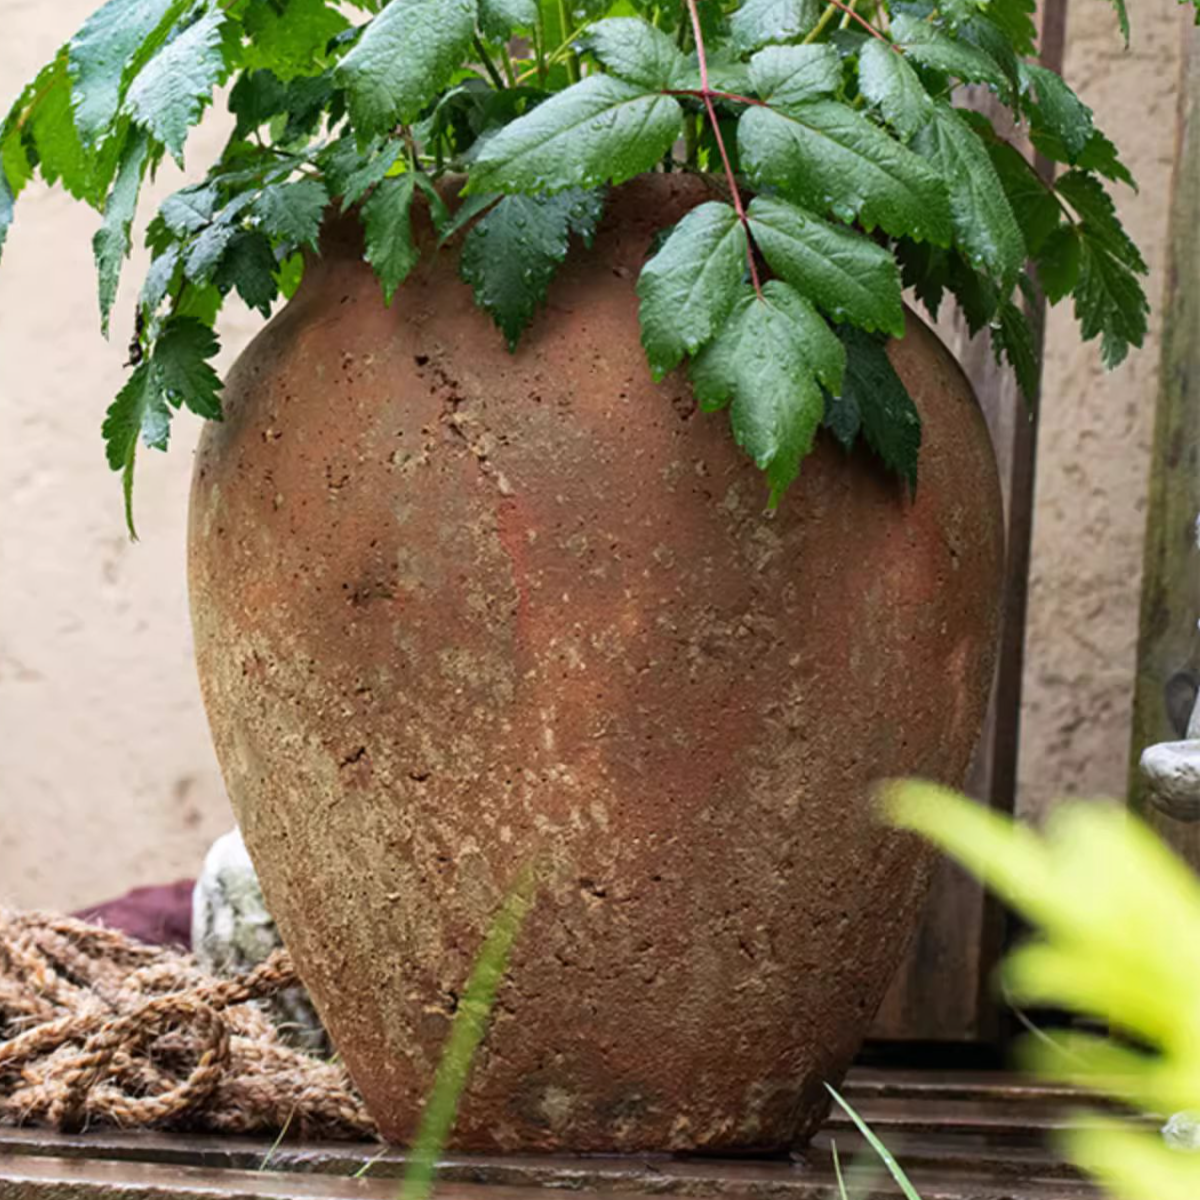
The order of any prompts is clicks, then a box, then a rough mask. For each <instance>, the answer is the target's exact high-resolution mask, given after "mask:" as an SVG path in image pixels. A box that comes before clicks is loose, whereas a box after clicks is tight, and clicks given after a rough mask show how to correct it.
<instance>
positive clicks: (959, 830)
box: [886, 783, 1200, 1200]
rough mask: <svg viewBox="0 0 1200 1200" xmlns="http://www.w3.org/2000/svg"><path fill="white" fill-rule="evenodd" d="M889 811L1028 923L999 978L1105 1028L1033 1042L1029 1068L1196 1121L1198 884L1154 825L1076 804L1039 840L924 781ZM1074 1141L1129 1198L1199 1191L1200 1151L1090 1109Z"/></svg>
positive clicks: (895, 791) (1029, 998)
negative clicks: (1030, 931) (1025, 936)
mask: <svg viewBox="0 0 1200 1200" xmlns="http://www.w3.org/2000/svg"><path fill="white" fill-rule="evenodd" d="M886 803H887V807H888V810H889V812H890V813H891V815H892V817H893V819H894V820H895V821H896V822H897V823H898V824H900V825H901V826H903V827H905V828H909V829H914V830H916V831H918V832H920V833H922V834H924V835H925V836H926V837H928V838H930V839H931V840H932V841H934V842H935V843H936V844H937V845H939V846H940V847H941V848H942V849H943V850H945V851H947V852H948V853H949V854H950V855H952V856H953V857H954V858H955V859H957V860H958V861H959V862H960V863H961V864H962V865H963V866H965V867H967V868H968V869H969V870H971V871H972V872H974V873H975V874H976V875H977V876H978V877H979V878H980V879H981V880H982V881H983V882H984V883H985V884H986V885H987V886H988V887H990V888H991V889H993V890H994V891H995V892H996V893H997V894H998V895H999V896H1001V897H1002V898H1003V899H1004V900H1005V901H1007V902H1008V903H1009V904H1010V905H1012V907H1013V908H1015V909H1016V910H1017V911H1018V912H1019V913H1020V914H1021V915H1022V916H1023V917H1025V918H1026V920H1028V921H1029V922H1030V924H1031V925H1032V926H1033V928H1034V930H1035V934H1034V936H1033V937H1032V939H1031V940H1029V941H1028V942H1026V943H1025V944H1024V945H1023V946H1021V947H1019V948H1018V949H1017V950H1016V951H1015V952H1014V953H1013V954H1011V955H1010V957H1009V958H1008V959H1007V961H1006V962H1005V963H1004V965H1003V967H1002V971H1001V978H1002V982H1003V985H1004V987H1005V990H1006V992H1007V994H1009V995H1011V996H1012V997H1013V998H1014V999H1015V1000H1016V1001H1017V1002H1023V1003H1027V1004H1032V1005H1044V1006H1046V1007H1054V1008H1062V1009H1065V1010H1068V1011H1072V1012H1075V1013H1079V1014H1083V1015H1086V1016H1090V1017H1093V1018H1098V1019H1099V1020H1100V1021H1102V1022H1104V1023H1105V1024H1106V1025H1107V1026H1108V1027H1109V1028H1110V1029H1111V1030H1112V1036H1109V1037H1102V1036H1100V1035H1097V1034H1094V1033H1087V1032H1083V1031H1081V1030H1057V1031H1055V1033H1054V1035H1053V1036H1052V1037H1042V1038H1031V1039H1029V1040H1028V1042H1027V1043H1026V1044H1025V1046H1024V1050H1023V1054H1024V1058H1025V1061H1026V1063H1027V1065H1028V1066H1030V1067H1031V1068H1032V1069H1034V1070H1036V1071H1038V1072H1040V1073H1042V1074H1045V1075H1050V1076H1054V1077H1057V1078H1060V1079H1065V1080H1067V1081H1070V1082H1073V1083H1076V1084H1080V1085H1082V1086H1085V1087H1088V1088H1091V1089H1093V1090H1095V1091H1098V1092H1101V1093H1103V1094H1106V1095H1109V1096H1112V1097H1115V1098H1117V1099H1119V1100H1121V1101H1123V1102H1124V1103H1125V1104H1127V1105H1129V1106H1130V1107H1131V1108H1134V1109H1137V1110H1143V1111H1149V1112H1152V1113H1159V1114H1161V1115H1164V1116H1165V1115H1167V1114H1170V1113H1174V1112H1177V1111H1179V1110H1184V1111H1188V1110H1190V1111H1192V1112H1196V1111H1200V880H1197V879H1196V877H1195V876H1194V875H1193V874H1192V872H1191V871H1190V870H1189V869H1188V867H1187V866H1186V865H1185V864H1184V863H1183V862H1182V861H1180V860H1179V859H1178V858H1176V857H1175V856H1174V855H1173V854H1172V853H1171V852H1170V851H1169V850H1168V849H1167V847H1166V846H1165V845H1164V844H1163V843H1162V842H1161V841H1160V840H1159V839H1158V838H1157V836H1156V835H1155V834H1154V833H1153V832H1152V831H1151V830H1150V829H1149V828H1148V827H1147V826H1145V825H1143V824H1142V823H1141V822H1140V821H1139V820H1138V819H1137V818H1136V817H1133V816H1131V815H1129V814H1128V813H1126V812H1125V811H1124V810H1123V809H1119V808H1116V807H1115V806H1109V805H1098V804H1094V803H1078V802H1076V803H1073V804H1066V805H1064V806H1062V807H1061V808H1059V809H1057V810H1056V811H1055V812H1054V814H1053V816H1052V817H1051V818H1050V820H1049V821H1048V823H1047V826H1046V830H1045V833H1044V834H1039V833H1037V832H1035V831H1033V830H1031V829H1028V828H1025V827H1024V826H1021V825H1019V824H1014V823H1013V822H1011V821H1009V820H1007V819H1005V818H1003V817H1001V816H999V815H998V814H996V813H994V812H989V811H988V810H986V809H983V808H980V807H979V806H977V805H974V804H971V803H970V802H968V801H967V800H965V799H963V798H962V797H960V796H958V795H956V794H954V793H952V792H947V791H946V790H945V789H942V788H938V787H934V786H933V785H930V784H919V783H906V784H898V785H892V786H890V787H889V788H888V789H887V791H886ZM1067 1143H1068V1147H1069V1149H1070V1151H1071V1153H1072V1155H1073V1156H1074V1158H1075V1160H1076V1161H1077V1162H1078V1163H1079V1164H1080V1165H1081V1166H1082V1167H1083V1168H1084V1169H1086V1170H1088V1171H1090V1172H1091V1173H1093V1174H1094V1175H1095V1176H1096V1177H1097V1178H1098V1179H1099V1180H1100V1181H1101V1182H1102V1183H1103V1184H1104V1185H1105V1186H1106V1188H1107V1189H1108V1190H1109V1191H1110V1192H1111V1193H1112V1194H1113V1195H1114V1196H1116V1197H1119V1198H1120V1200H1195V1197H1196V1196H1198V1195H1200V1156H1196V1155H1192V1154H1185V1153H1181V1152H1180V1151H1178V1150H1174V1149H1171V1148H1170V1147H1168V1146H1167V1145H1166V1144H1165V1142H1164V1141H1163V1139H1162V1138H1161V1137H1159V1136H1158V1135H1156V1134H1155V1133H1152V1132H1148V1131H1146V1130H1144V1129H1141V1128H1138V1127H1137V1126H1135V1125H1132V1124H1129V1123H1127V1122H1123V1121H1121V1120H1119V1119H1117V1118H1114V1117H1101V1116H1099V1115H1097V1114H1094V1113H1089V1114H1087V1115H1086V1117H1085V1118H1082V1119H1081V1120H1080V1121H1079V1122H1078V1123H1077V1128H1076V1129H1075V1130H1074V1132H1072V1133H1070V1134H1069V1135H1068V1137H1067Z"/></svg>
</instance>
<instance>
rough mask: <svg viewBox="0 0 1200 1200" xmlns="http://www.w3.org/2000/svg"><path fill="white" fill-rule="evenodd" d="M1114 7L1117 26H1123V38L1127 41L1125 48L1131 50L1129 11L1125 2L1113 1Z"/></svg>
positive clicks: (1123, 0)
mask: <svg viewBox="0 0 1200 1200" xmlns="http://www.w3.org/2000/svg"><path fill="white" fill-rule="evenodd" d="M1112 6H1113V8H1114V9H1115V10H1116V13H1117V24H1118V25H1120V26H1121V36H1122V37H1123V38H1124V39H1125V47H1126V49H1128V48H1129V33H1130V30H1129V11H1128V9H1126V7H1125V0H1112Z"/></svg>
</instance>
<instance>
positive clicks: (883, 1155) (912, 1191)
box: [825, 1084, 921, 1200]
mask: <svg viewBox="0 0 1200 1200" xmlns="http://www.w3.org/2000/svg"><path fill="white" fill-rule="evenodd" d="M825 1086H826V1087H827V1088H829V1094H830V1095H831V1096H832V1097H833V1098H834V1099H835V1100H836V1101H837V1102H838V1104H840V1105H841V1106H842V1109H843V1110H844V1111H845V1113H846V1115H847V1116H848V1117H849V1118H850V1120H851V1121H853V1122H854V1124H855V1125H856V1126H857V1128H858V1131H859V1133H861V1134H862V1135H863V1137H865V1138H866V1139H867V1142H868V1144H869V1145H870V1147H871V1149H872V1150H874V1151H875V1153H876V1154H878V1155H879V1160H880V1162H882V1163H883V1165H884V1166H885V1167H887V1169H888V1173H889V1174H890V1175H891V1177H892V1178H893V1179H894V1180H895V1181H896V1182H897V1183H898V1184H899V1185H900V1190H901V1191H902V1192H903V1193H904V1195H905V1196H906V1197H907V1200H921V1197H920V1195H918V1193H917V1189H916V1188H914V1187H913V1185H912V1184H911V1183H910V1182H909V1179H908V1176H907V1175H905V1173H904V1170H903V1168H901V1166H900V1164H899V1163H898V1162H897V1161H896V1160H895V1159H894V1158H893V1157H892V1152H891V1151H890V1150H889V1149H888V1148H887V1147H886V1146H885V1145H884V1144H883V1143H882V1142H881V1141H880V1140H879V1138H878V1137H876V1136H875V1134H874V1132H873V1131H872V1130H871V1127H870V1126H869V1125H868V1124H867V1123H866V1121H864V1120H863V1119H862V1117H860V1116H859V1115H858V1113H856V1112H855V1111H854V1109H853V1108H851V1107H850V1104H849V1102H848V1101H846V1100H843V1099H842V1097H841V1096H840V1095H839V1094H838V1093H837V1092H836V1091H835V1090H834V1089H833V1088H831V1087H829V1084H826V1085H825ZM843 1194H844V1193H843Z"/></svg>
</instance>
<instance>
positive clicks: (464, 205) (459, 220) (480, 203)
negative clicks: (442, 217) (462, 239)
mask: <svg viewBox="0 0 1200 1200" xmlns="http://www.w3.org/2000/svg"><path fill="white" fill-rule="evenodd" d="M500 198H501V195H500V193H499V192H480V193H479V194H478V195H476V196H463V197H462V198H461V199H460V200H459V202H458V207H457V208H456V209H455V210H454V212H453V214H452V215H451V217H450V219H449V221H447V222H446V223H445V225H443V226H442V228H441V229H440V230H439V231H438V246H439V247H441V246H444V245H445V244H446V243H447V242H448V241H449V240H450V239H451V238H452V237H454V236H455V234H457V233H461V232H462V231H463V230H464V229H466V227H467V226H468V225H470V224H471V222H472V221H474V220H475V218H476V217H478V216H479V215H480V214H481V213H483V212H485V211H486V210H487V209H489V208H491V207H492V205H493V204H497V203H498V202H499V201H500Z"/></svg>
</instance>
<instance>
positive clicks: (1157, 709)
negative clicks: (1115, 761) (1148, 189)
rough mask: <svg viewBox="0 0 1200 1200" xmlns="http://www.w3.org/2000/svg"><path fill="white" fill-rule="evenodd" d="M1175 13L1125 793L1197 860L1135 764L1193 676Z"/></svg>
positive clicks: (1192, 99)
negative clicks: (1171, 156)
mask: <svg viewBox="0 0 1200 1200" xmlns="http://www.w3.org/2000/svg"><path fill="white" fill-rule="evenodd" d="M1180 18H1181V24H1182V25H1183V26H1184V31H1183V35H1182V36H1183V37H1184V38H1186V50H1185V52H1184V58H1183V68H1182V75H1183V77H1182V82H1181V86H1180V89H1179V116H1178V121H1179V125H1178V136H1177V147H1176V155H1175V177H1174V181H1173V185H1172V202H1171V225H1170V230H1169V236H1168V259H1167V285H1166V294H1165V296H1164V299H1163V334H1162V369H1161V372H1160V378H1159V385H1158V407H1157V412H1156V416H1155V427H1154V449H1153V457H1152V459H1151V467H1150V492H1149V500H1148V505H1147V514H1146V550H1145V565H1144V568H1143V576H1142V612H1141V626H1140V632H1139V640H1138V661H1137V680H1136V691H1135V695H1134V713H1133V746H1132V750H1133V755H1132V764H1131V765H1132V770H1131V781H1130V803H1131V804H1132V805H1133V807H1134V808H1135V809H1138V810H1140V811H1143V812H1144V813H1145V815H1146V816H1148V817H1149V819H1150V820H1151V821H1152V823H1153V824H1154V825H1155V826H1156V827H1157V828H1158V829H1159V831H1160V832H1161V833H1162V834H1163V836H1164V837H1165V838H1166V839H1167V841H1169V842H1170V843H1171V844H1172V845H1173V846H1174V847H1175V848H1176V849H1177V850H1178V851H1179V852H1180V853H1181V854H1183V855H1184V856H1185V857H1186V858H1187V859H1188V861H1189V862H1190V863H1191V864H1192V865H1193V866H1194V867H1197V868H1200V825H1197V824H1184V823H1181V822H1178V821H1174V820H1172V819H1171V818H1169V817H1167V816H1164V815H1162V814H1160V813H1158V812H1156V811H1155V810H1154V809H1153V808H1150V807H1148V806H1147V804H1146V796H1145V791H1144V788H1143V785H1142V780H1141V776H1140V774H1139V772H1138V759H1139V758H1140V757H1141V753H1142V751H1143V750H1144V749H1145V748H1146V747H1147V746H1149V745H1152V744H1153V743H1155V742H1164V741H1175V740H1177V739H1178V738H1180V737H1181V736H1182V733H1183V731H1182V730H1181V729H1180V728H1179V726H1178V724H1177V723H1175V722H1173V721H1172V719H1171V716H1172V714H1171V713H1170V712H1169V711H1168V704H1167V688H1168V685H1169V684H1170V682H1171V680H1172V679H1173V677H1177V676H1178V675H1179V674H1180V673H1181V672H1186V671H1189V670H1190V671H1193V672H1197V678H1200V636H1198V635H1197V628H1196V622H1197V619H1200V549H1198V548H1197V524H1196V518H1197V515H1198V514H1200V31H1197V30H1196V29H1195V28H1193V26H1192V21H1191V19H1190V16H1189V15H1188V14H1183V13H1181V14H1180ZM1176 719H1178V718H1177V716H1176Z"/></svg>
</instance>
